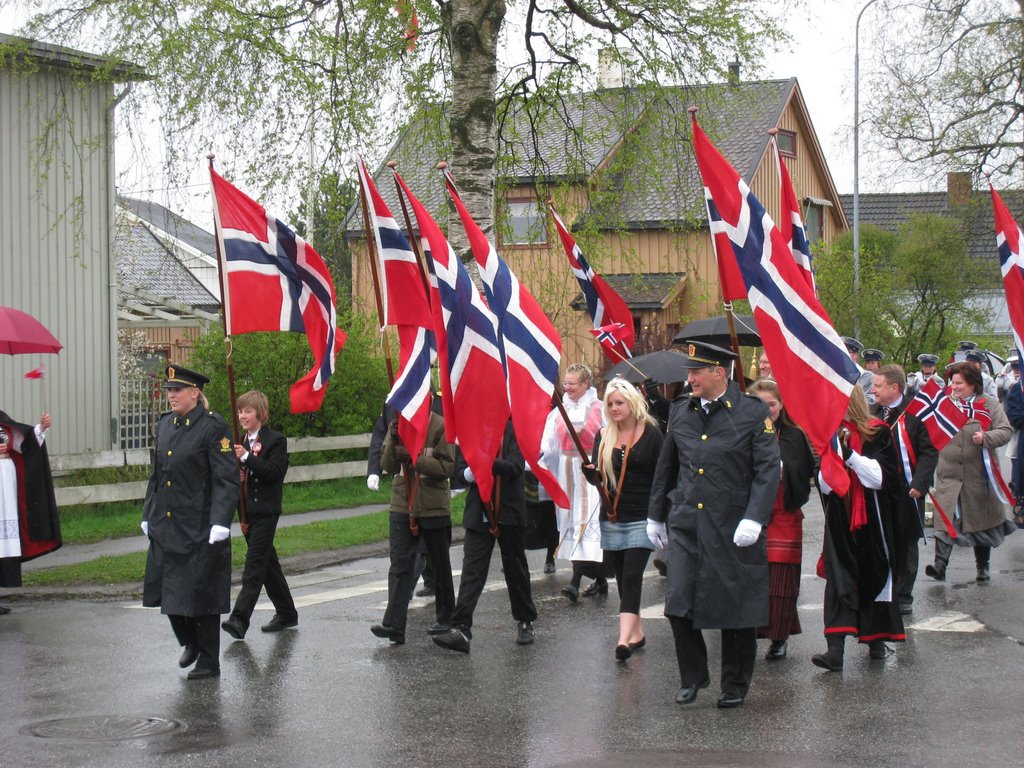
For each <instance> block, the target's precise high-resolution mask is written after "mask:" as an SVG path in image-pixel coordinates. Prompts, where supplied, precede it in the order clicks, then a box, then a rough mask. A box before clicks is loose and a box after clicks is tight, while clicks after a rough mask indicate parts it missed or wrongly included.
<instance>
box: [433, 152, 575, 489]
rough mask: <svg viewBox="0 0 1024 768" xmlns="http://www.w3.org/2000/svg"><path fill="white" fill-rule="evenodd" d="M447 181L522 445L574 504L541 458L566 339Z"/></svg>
mask: <svg viewBox="0 0 1024 768" xmlns="http://www.w3.org/2000/svg"><path fill="white" fill-rule="evenodd" d="M444 181H445V186H446V187H447V188H448V194H449V195H451V198H452V201H453V202H454V203H455V208H456V210H458V212H459V218H461V219H462V226H463V227H465V229H466V236H467V237H468V238H469V246H470V249H471V250H472V251H473V258H474V259H476V263H477V265H478V266H479V267H480V277H481V278H482V279H483V283H484V294H485V296H486V297H487V306H489V307H490V308H491V311H492V312H494V315H495V317H496V318H497V319H498V347H499V349H501V356H502V360H503V361H504V363H505V377H506V385H507V392H508V403H509V407H510V409H511V411H512V427H513V429H514V430H515V433H516V440H517V441H518V443H519V450H520V451H522V453H523V458H524V459H526V463H527V464H529V465H530V467H532V468H533V473H534V474H535V475H537V479H538V480H539V481H540V482H541V483H543V485H544V487H545V488H546V489H547V491H548V493H549V494H550V495H551V498H552V499H553V500H554V502H555V505H556V506H559V507H562V508H563V509H568V508H569V497H568V495H567V494H566V492H565V490H564V489H563V488H562V486H561V485H559V484H558V480H556V479H555V476H554V475H553V474H551V472H550V471H548V470H547V469H545V467H544V465H543V464H542V463H541V461H540V443H541V438H542V437H543V436H544V424H545V423H546V422H547V416H548V412H549V411H550V410H551V399H552V397H553V396H554V393H555V388H556V386H557V383H558V366H559V363H560V362H561V359H562V339H561V337H560V336H559V335H558V331H556V330H555V327H554V326H553V325H552V324H551V321H550V320H548V317H547V315H545V314H544V311H543V310H542V309H541V308H540V306H539V305H538V304H537V302H536V300H535V299H534V298H533V296H532V295H531V294H530V292H529V291H528V290H526V287H525V286H524V285H523V284H522V283H520V282H519V278H518V277H516V274H515V272H513V271H512V270H511V269H509V267H508V264H506V263H505V260H504V259H502V258H501V257H500V256H499V255H498V254H497V252H496V251H495V250H494V246H493V245H492V244H491V242H490V241H489V240H488V239H487V236H486V235H485V234H484V233H483V230H481V229H480V226H479V225H478V224H477V223H476V222H475V221H474V220H473V217H472V216H470V214H469V211H468V210H466V206H465V205H464V204H463V202H462V198H461V197H459V190H458V188H457V187H456V186H455V179H453V178H452V175H451V173H449V172H448V171H445V172H444Z"/></svg>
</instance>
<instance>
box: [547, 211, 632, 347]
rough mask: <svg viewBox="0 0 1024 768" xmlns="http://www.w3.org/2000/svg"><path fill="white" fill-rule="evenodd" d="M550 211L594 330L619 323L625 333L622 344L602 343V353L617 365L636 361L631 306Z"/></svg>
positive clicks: (620, 335) (620, 337)
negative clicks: (590, 262)
mask: <svg viewBox="0 0 1024 768" xmlns="http://www.w3.org/2000/svg"><path fill="white" fill-rule="evenodd" d="M548 208H550V209H551V216H552V217H553V218H554V220H555V228H556V229H557V230H558V236H559V238H561V240H562V247H563V248H564V249H565V255H566V256H568V257H569V266H570V267H572V273H573V274H574V275H575V276H576V282H578V283H579V284H580V290H581V291H583V298H584V299H586V301H587V312H588V313H589V314H590V319H591V321H592V322H593V324H594V328H596V329H600V328H602V327H604V326H606V325H608V324H610V323H618V324H619V325H621V326H622V333H621V334H619V335H618V344H604V343H603V342H602V344H601V349H602V350H604V353H605V357H607V358H608V359H609V360H611V361H612V362H613V363H618V362H620V361H622V360H625V359H626V358H627V357H632V356H633V353H632V351H631V350H632V349H633V344H634V342H635V341H636V332H635V331H634V329H633V313H632V312H630V311H629V306H627V304H626V302H625V301H623V300H622V297H621V296H619V294H617V293H616V292H615V289H614V288H612V287H611V286H610V285H608V283H607V282H606V281H605V279H604V278H603V277H601V276H600V275H599V274H597V273H596V272H594V270H593V268H592V267H591V266H590V264H588V263H587V260H586V258H584V256H583V251H581V250H580V247H579V245H577V243H576V239H575V238H574V237H573V236H572V235H571V234H570V233H569V229H568V228H567V227H566V226H565V222H563V221H562V218H561V217H560V216H559V215H558V212H557V211H555V206H554V204H553V203H550V202H549V203H548Z"/></svg>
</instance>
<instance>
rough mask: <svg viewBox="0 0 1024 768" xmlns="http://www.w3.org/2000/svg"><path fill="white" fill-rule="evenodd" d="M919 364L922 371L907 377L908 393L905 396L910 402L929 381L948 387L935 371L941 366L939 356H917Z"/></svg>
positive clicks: (923, 354) (925, 353) (924, 354)
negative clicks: (933, 380) (932, 380)
mask: <svg viewBox="0 0 1024 768" xmlns="http://www.w3.org/2000/svg"><path fill="white" fill-rule="evenodd" d="M917 362H918V364H919V365H920V367H921V370H920V371H917V372H916V373H911V374H908V375H907V391H906V393H905V395H906V398H907V399H908V400H910V399H912V398H913V397H914V395H916V394H917V393H918V392H919V391H920V390H921V387H923V386H924V385H925V383H926V382H927V381H928V380H929V379H935V381H936V383H937V384H938V385H939V386H940V387H944V386H946V382H945V380H944V379H943V378H942V377H941V376H939V374H938V373H936V371H935V368H936V366H937V365H938V364H939V356H938V355H931V354H928V353H927V352H924V353H922V354H920V355H918V356H917Z"/></svg>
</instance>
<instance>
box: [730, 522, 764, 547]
mask: <svg viewBox="0 0 1024 768" xmlns="http://www.w3.org/2000/svg"><path fill="white" fill-rule="evenodd" d="M760 535H761V524H760V523H757V522H754V521H753V520H747V519H746V518H743V519H742V520H740V524H739V525H737V526H736V533H734V534H733V535H732V543H733V544H735V545H736V546H737V547H749V546H750V545H751V544H754V543H755V542H756V541H757V538H758V536H760Z"/></svg>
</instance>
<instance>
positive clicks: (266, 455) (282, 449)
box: [242, 427, 288, 517]
mask: <svg viewBox="0 0 1024 768" xmlns="http://www.w3.org/2000/svg"><path fill="white" fill-rule="evenodd" d="M256 442H257V443H259V452H258V453H257V452H256V451H254V450H253V447H252V446H251V445H249V438H248V437H246V438H245V439H244V440H243V442H242V445H244V446H245V447H246V448H247V449H248V451H249V455H248V456H247V457H246V459H245V461H244V462H242V466H243V467H245V470H246V472H247V475H246V479H245V491H246V493H245V513H246V515H247V516H249V517H258V516H261V515H262V516H271V515H280V514H281V491H282V489H283V488H284V476H285V474H286V473H287V472H288V439H287V438H286V437H285V436H284V435H282V434H281V433H280V432H275V431H274V430H272V429H268V428H267V427H260V431H259V434H258V435H257V436H256Z"/></svg>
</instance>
